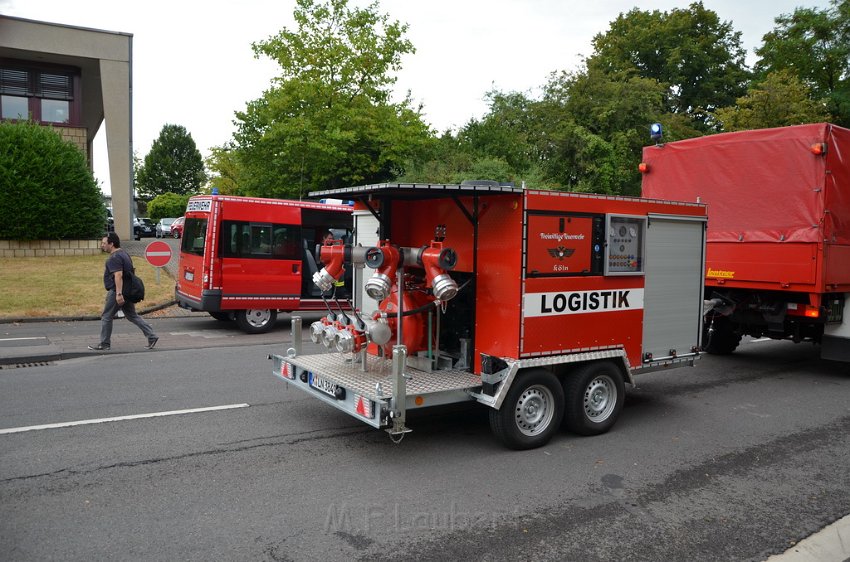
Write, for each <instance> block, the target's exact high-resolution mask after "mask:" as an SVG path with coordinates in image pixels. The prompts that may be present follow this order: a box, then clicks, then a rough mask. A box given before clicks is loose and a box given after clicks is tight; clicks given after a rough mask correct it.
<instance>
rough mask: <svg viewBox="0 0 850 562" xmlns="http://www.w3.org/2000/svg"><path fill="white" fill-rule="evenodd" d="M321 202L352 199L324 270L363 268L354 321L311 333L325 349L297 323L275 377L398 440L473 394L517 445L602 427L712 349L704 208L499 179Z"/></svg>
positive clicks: (348, 194)
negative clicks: (645, 390) (350, 236)
mask: <svg viewBox="0 0 850 562" xmlns="http://www.w3.org/2000/svg"><path fill="white" fill-rule="evenodd" d="M313 195H315V196H329V197H342V198H345V199H353V200H354V201H355V211H354V225H355V228H354V233H355V236H354V240H353V243H352V244H350V245H348V244H344V243H342V242H338V243H337V244H335V245H334V246H326V247H323V248H322V250H321V259H322V262H323V263H325V264H326V265H325V266H324V268H323V269H322V270H321V271H320V272H319V273H318V274H317V275H315V276H314V281H315V282H316V283H317V284H318V285H319V286H320V287H323V288H327V287H328V286H329V284H330V283H332V282H333V280H334V279H338V278H339V277H340V276H342V275H344V274H345V272H346V271H348V270H350V269H352V268H353V270H354V305H355V310H354V311H344V310H338V309H334V310H332V313H329V314H328V315H327V316H326V317H324V318H322V319H321V320H319V321H316V322H314V323H313V324H311V326H310V334H311V340H312V341H313V342H314V343H315V344H318V346H316V345H314V346H311V349H313V350H315V349H319V350H320V351H319V352H318V353H315V352H311V353H303V346H304V345H306V344H302V342H301V335H300V334H301V326H300V321H299V319H298V318H296V317H293V337H292V342H293V343H292V347H291V348H290V349H289V350H287V352H286V354H284V355H272V356H271V357H270V359H272V360H273V372H274V374H275V375H276V376H277V377H279V378H281V379H283V380H284V381H286V382H287V383H288V384H289V385H291V386H295V387H296V388H299V389H301V390H303V391H304V392H307V393H308V394H309V395H311V396H313V397H314V398H316V399H318V400H321V401H324V402H325V403H326V404H330V405H332V406H334V407H336V408H338V409H340V410H342V411H344V412H347V413H348V414H350V415H352V416H354V417H355V418H357V419H359V420H361V421H363V422H365V423H367V424H370V425H372V426H374V427H376V428H386V429H387V431H388V432H389V433H390V435H391V437H393V438H394V439H400V438H401V437H402V436H403V435H404V434H405V433H406V432H408V431H409V429H408V428H407V426H406V412H407V411H408V410H410V409H414V408H424V407H429V406H437V405H445V404H450V403H456V402H464V401H474V402H478V403H480V404H483V405H485V406H487V407H489V408H490V423H491V428H492V430H493V432H494V433H495V435H496V436H497V437H498V438H499V439H500V440H501V441H502V442H503V443H504V444H505V445H506V446H508V447H511V448H516V449H526V448H531V447H537V446H540V445H543V444H545V443H546V442H548V440H549V439H550V438H551V437H552V435H553V434H554V432H555V431H557V429H558V428H559V426H560V425H561V421H562V419H563V420H564V422H565V425H566V427H567V428H568V429H570V430H572V431H574V432H576V433H579V434H583V435H592V434H598V433H602V432H605V431H607V430H608V429H610V428H611V426H612V425H613V424H614V422H615V421H616V419H617V417H618V416H619V414H620V411H621V409H622V407H623V400H624V393H625V384H626V383H632V382H633V377H634V376H635V375H636V374H638V373H643V372H648V371H652V370H656V369H662V368H670V367H673V366H683V365H692V364H693V362H694V360H695V359H696V358H697V357H698V355H699V346H700V335H701V327H702V286H703V275H702V272H703V264H704V237H705V221H706V211H705V206H704V205H701V204H698V203H671V202H667V201H661V200H655V199H641V198H633V197H614V196H603V195H589V194H577V193H564V192H550V191H534V190H525V189H520V188H516V187H512V186H502V185H498V184H493V183H487V182H485V183H472V184H462V185H419V184H415V185H410V184H380V185H368V186H363V187H354V188H347V189H342V190H334V191H328V192H322V193H317V194H313Z"/></svg>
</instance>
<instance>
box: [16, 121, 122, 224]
mask: <svg viewBox="0 0 850 562" xmlns="http://www.w3.org/2000/svg"><path fill="white" fill-rule="evenodd" d="M0 147H3V148H2V150H0V239H6V240H46V239H69V238H70V239H85V238H100V236H101V235H102V234H103V231H104V229H105V226H106V207H104V205H103V199H102V195H101V193H100V189H98V186H97V183H96V182H95V179H94V177H93V176H92V173H91V171H90V170H89V168H88V165H87V164H86V158H85V156H84V155H83V153H82V152H81V151H80V149H79V148H77V147H76V146H74V145H73V144H71V143H69V142H65V141H64V140H62V138H61V137H60V136H59V134H58V133H56V132H55V131H54V130H53V129H52V128H50V127H42V126H40V125H37V124H35V123H31V122H25V121H21V122H17V123H13V122H9V121H2V122H0Z"/></svg>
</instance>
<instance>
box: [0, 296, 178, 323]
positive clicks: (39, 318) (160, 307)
mask: <svg viewBox="0 0 850 562" xmlns="http://www.w3.org/2000/svg"><path fill="white" fill-rule="evenodd" d="M176 304H177V300H173V301H169V302H167V303H164V304H157V305H154V306H152V307H150V308H146V309H144V310H137V311H136V312H138V313H139V315H140V316H144V315H145V314H150V313H152V312H158V311H160V310H164V309H166V308H169V307H172V306H174V305H176ZM85 320H100V315H97V316H33V317H24V318H0V324H31V323H36V322H82V321H85Z"/></svg>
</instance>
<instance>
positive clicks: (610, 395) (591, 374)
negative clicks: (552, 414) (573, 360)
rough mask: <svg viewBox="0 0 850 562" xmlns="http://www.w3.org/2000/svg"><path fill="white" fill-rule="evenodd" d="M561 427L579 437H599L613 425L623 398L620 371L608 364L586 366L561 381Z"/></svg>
mask: <svg viewBox="0 0 850 562" xmlns="http://www.w3.org/2000/svg"><path fill="white" fill-rule="evenodd" d="M564 394H565V396H566V412H564V424H565V425H566V427H567V429H569V430H570V431H572V432H573V433H577V434H579V435H599V434H600V433H605V432H606V431H608V430H609V429H611V428H612V427H613V426H614V423H616V421H617V418H618V417H619V416H620V412H621V411H622V409H623V402H624V401H625V398H626V384H625V382H624V381H623V373H622V371H621V370H620V369H619V368H618V367H617V366H616V365H614V364H613V363H611V362H609V361H600V362H596V363H586V364H585V365H582V366H581V367H579V368H578V369H576V371H575V372H574V373H572V374H571V375H568V376H567V378H566V379H564Z"/></svg>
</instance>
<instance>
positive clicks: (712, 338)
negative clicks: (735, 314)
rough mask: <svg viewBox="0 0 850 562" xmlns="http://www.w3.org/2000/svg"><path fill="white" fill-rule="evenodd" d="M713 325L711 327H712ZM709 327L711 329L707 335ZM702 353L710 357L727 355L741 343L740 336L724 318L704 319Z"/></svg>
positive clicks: (729, 321) (727, 319) (730, 322)
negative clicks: (708, 354)
mask: <svg viewBox="0 0 850 562" xmlns="http://www.w3.org/2000/svg"><path fill="white" fill-rule="evenodd" d="M712 323H713V326H712ZM709 327H712V328H713V329H712V330H711V332H710V333H709ZM702 342H703V346H702V348H703V351H705V352H706V353H710V354H711V355H729V354H730V353H732V352H733V351H735V349H737V348H738V344H739V343H741V334H736V333H735V330H734V325H733V324H732V321H731V320H729V318H727V317H725V316H715V317H714V318H713V319H706V321H705V322H704V323H703V332H702Z"/></svg>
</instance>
